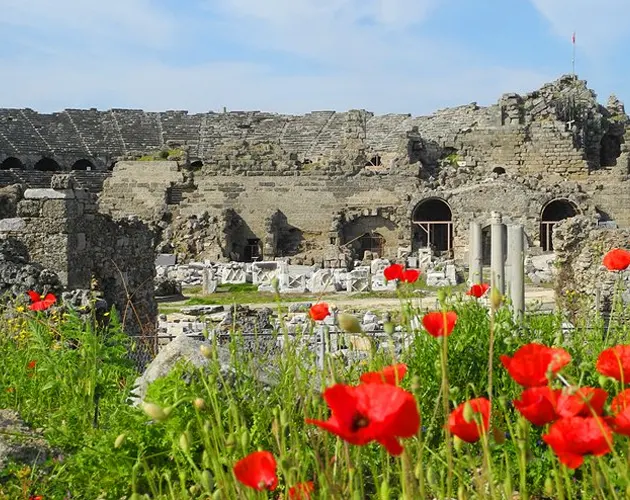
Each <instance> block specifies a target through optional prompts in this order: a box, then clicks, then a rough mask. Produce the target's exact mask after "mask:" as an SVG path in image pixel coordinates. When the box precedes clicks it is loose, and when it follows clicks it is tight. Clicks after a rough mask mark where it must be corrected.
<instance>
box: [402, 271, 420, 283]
mask: <svg viewBox="0 0 630 500" xmlns="http://www.w3.org/2000/svg"><path fill="white" fill-rule="evenodd" d="M419 277H420V271H418V270H417V269H405V270H404V271H403V273H402V277H401V280H402V281H404V282H405V283H415V282H416V281H418V278H419Z"/></svg>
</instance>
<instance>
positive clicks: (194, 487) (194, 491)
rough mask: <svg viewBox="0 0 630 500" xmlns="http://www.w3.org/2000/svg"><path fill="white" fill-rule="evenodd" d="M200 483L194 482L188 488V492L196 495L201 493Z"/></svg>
mask: <svg viewBox="0 0 630 500" xmlns="http://www.w3.org/2000/svg"><path fill="white" fill-rule="evenodd" d="M199 490H200V488H199V485H198V484H193V485H192V486H191V487H190V488H188V492H189V493H190V494H191V495H196V494H197V493H199Z"/></svg>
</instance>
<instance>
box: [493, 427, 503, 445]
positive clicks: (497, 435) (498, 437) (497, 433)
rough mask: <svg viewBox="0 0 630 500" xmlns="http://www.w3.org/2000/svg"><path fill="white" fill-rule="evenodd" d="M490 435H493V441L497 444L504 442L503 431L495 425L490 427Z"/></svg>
mask: <svg viewBox="0 0 630 500" xmlns="http://www.w3.org/2000/svg"><path fill="white" fill-rule="evenodd" d="M492 437H494V442H495V443H497V444H503V443H505V432H503V430H502V429H500V428H499V427H497V426H496V425H495V426H493V427H492Z"/></svg>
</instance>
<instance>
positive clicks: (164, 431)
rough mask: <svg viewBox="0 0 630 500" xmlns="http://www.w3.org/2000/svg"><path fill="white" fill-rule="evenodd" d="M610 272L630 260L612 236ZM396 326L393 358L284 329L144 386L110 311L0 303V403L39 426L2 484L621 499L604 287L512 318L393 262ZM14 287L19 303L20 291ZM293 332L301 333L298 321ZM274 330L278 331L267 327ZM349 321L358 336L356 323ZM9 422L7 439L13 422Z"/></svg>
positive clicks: (322, 308) (629, 349)
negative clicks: (36, 454)
mask: <svg viewBox="0 0 630 500" xmlns="http://www.w3.org/2000/svg"><path fill="white" fill-rule="evenodd" d="M603 264H604V265H605V266H606V268H607V269H608V272H611V273H620V272H621V271H624V270H625V269H627V268H628V267H629V266H630V252H627V251H626V250H622V249H612V250H610V251H609V252H608V253H607V254H606V256H605V257H604V260H603ZM385 277H386V279H387V280H397V282H398V288H397V290H398V294H399V297H400V314H399V315H398V316H396V318H397V319H396V322H395V323H396V324H395V325H394V324H386V325H385V329H386V331H393V328H394V327H395V326H401V327H402V328H403V330H404V331H405V332H407V334H408V335H409V338H410V339H411V340H410V342H409V344H408V345H406V346H405V347H404V349H403V350H402V353H401V354H396V352H395V351H394V350H393V349H383V350H377V349H373V351H372V352H371V355H370V356H369V359H368V360H367V361H366V362H362V363H357V364H351V365H346V364H345V363H344V362H343V360H342V359H341V358H337V357H334V356H327V357H326V358H325V359H324V369H323V370H322V369H321V366H320V365H319V364H318V362H317V359H316V358H317V355H316V353H313V352H310V351H305V350H303V349H299V348H298V346H297V343H294V342H285V343H283V347H282V350H281V352H279V353H277V354H274V355H270V356H269V358H268V359H264V360H262V362H264V363H266V364H268V365H269V366H272V367H274V370H275V372H274V373H275V374H276V380H275V382H274V383H262V382H261V381H259V379H257V378H256V377H255V376H253V374H254V373H255V372H256V370H258V369H259V366H260V363H261V360H260V359H255V357H254V355H253V354H251V353H248V352H246V351H245V350H243V349H242V338H241V336H240V332H238V331H235V332H233V335H232V337H231V343H230V345H229V346H228V348H229V351H230V353H231V365H230V367H231V369H230V371H229V373H227V374H226V372H225V370H224V369H222V367H221V365H220V363H219V359H218V355H217V349H218V346H217V345H216V344H215V343H214V342H212V341H209V342H207V343H205V344H203V348H202V349H201V353H202V354H203V355H204V356H205V358H207V361H208V363H207V366H205V367H203V368H194V367H192V366H190V365H186V364H185V363H182V364H180V365H179V366H178V367H177V368H176V369H175V370H174V371H172V372H171V373H170V374H169V375H168V376H167V377H164V378H162V379H158V380H157V381H156V382H154V383H153V384H152V385H151V386H150V387H149V391H148V395H147V397H146V399H145V401H144V402H143V403H142V404H141V405H139V406H134V405H132V404H130V396H131V393H130V391H131V389H132V385H133V381H134V380H135V378H136V377H137V376H138V375H139V373H138V372H137V370H136V368H135V366H134V364H133V363H132V362H131V361H130V358H129V356H128V352H129V350H131V349H133V345H132V343H131V341H130V339H129V337H127V335H126V334H125V333H124V332H123V331H122V327H121V324H120V321H119V320H118V318H117V316H116V314H115V311H112V312H111V313H108V314H106V315H105V316H100V317H96V315H95V314H94V313H88V314H82V313H80V312H75V311H70V310H65V309H64V308H63V307H62V306H61V305H59V304H58V303H57V301H56V299H55V297H54V296H49V295H47V296H45V297H41V296H40V295H39V294H38V293H37V292H33V293H31V294H29V295H30V297H28V298H27V297H24V300H23V301H16V302H15V303H12V304H9V305H7V306H6V308H5V310H4V311H3V314H2V316H1V318H2V319H1V320H0V321H1V322H2V323H3V324H2V327H3V329H2V330H3V332H4V334H3V335H2V336H1V337H0V346H1V349H2V351H1V352H2V356H0V408H4V409H11V410H15V411H17V412H18V413H19V415H20V416H21V418H22V419H24V421H25V422H26V423H28V425H29V426H31V427H32V428H34V429H38V430H39V431H40V432H41V435H42V436H43V437H44V438H45V440H46V442H47V443H48V445H49V446H50V450H51V452H50V453H49V454H48V458H47V460H46V461H44V462H41V463H28V464H25V463H18V462H10V463H7V464H5V465H4V468H3V469H2V470H0V499H7V500H18V499H24V500H38V499H66V498H68V499H70V498H72V499H74V498H85V499H109V498H111V499H134V500H138V499H204V498H206V499H263V498H273V499H302V500H306V499H320V498H321V499H328V498H330V499H344V500H345V499H351V500H354V499H357V500H360V499H381V500H386V499H423V498H428V499H433V498H439V499H452V498H457V499H466V498H492V499H495V498H496V499H502V498H504V499H515V498H518V499H527V498H532V499H542V498H558V499H572V498H576V499H577V498H579V499H587V498H588V499H591V498H600V499H617V498H619V499H620V498H630V478H629V474H630V472H629V471H630V462H629V460H630V441H629V440H628V439H629V437H630V389H627V388H626V387H627V384H628V383H630V342H629V341H628V327H627V322H626V321H625V317H626V314H625V310H624V306H623V304H622V301H621V300H615V301H614V307H615V310H614V311H613V314H612V316H611V320H610V321H609V322H606V321H604V319H603V318H602V317H601V316H600V315H599V314H598V313H597V312H590V311H584V314H582V315H581V316H580V319H579V321H578V322H577V323H576V324H575V325H574V327H575V328H572V329H570V330H567V329H566V328H563V322H564V319H563V317H562V315H561V314H559V313H558V314H541V313H528V314H526V315H525V317H524V318H523V319H522V320H515V319H514V318H513V314H512V311H511V309H510V304H509V301H507V300H506V299H505V298H504V297H502V296H501V295H500V294H498V293H497V292H495V291H494V290H493V289H491V288H489V286H488V285H487V284H476V285H473V286H472V287H471V288H470V289H469V290H468V292H467V293H465V294H462V293H452V292H449V291H448V290H442V291H440V293H439V305H440V307H439V308H437V309H436V310H433V311H426V310H420V309H419V308H418V307H417V306H416V305H415V304H414V299H413V293H412V292H413V290H414V288H415V287H417V286H419V285H418V277H419V273H418V271H416V270H410V269H405V268H404V267H402V266H400V265H398V264H394V265H392V266H390V267H389V268H387V269H386V270H385ZM27 300H30V304H29V303H27ZM309 314H310V318H311V331H314V330H315V328H316V327H317V325H318V323H319V322H321V321H323V320H325V319H326V318H327V317H328V316H329V315H331V314H334V316H335V318H336V321H337V324H338V325H339V327H340V328H341V329H342V330H344V331H345V332H349V333H352V334H355V335H356V334H359V335H361V334H362V333H361V326H360V323H359V321H358V319H357V318H356V316H355V315H353V314H350V313H348V312H343V311H336V310H335V307H334V305H332V304H327V303H324V302H321V301H320V302H318V303H316V304H314V305H313V306H312V307H311V308H310V311H309ZM307 333H309V332H307ZM278 335H280V336H282V335H283V332H282V331H278ZM365 335H366V336H367V335H368V334H365ZM18 437H19V436H18Z"/></svg>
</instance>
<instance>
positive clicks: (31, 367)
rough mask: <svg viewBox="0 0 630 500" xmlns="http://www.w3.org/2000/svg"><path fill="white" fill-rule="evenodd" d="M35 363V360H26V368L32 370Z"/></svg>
mask: <svg viewBox="0 0 630 500" xmlns="http://www.w3.org/2000/svg"><path fill="white" fill-rule="evenodd" d="M35 365H37V360H36V359H32V360H30V361H29V362H28V365H26V368H28V369H29V370H33V369H34V368H35Z"/></svg>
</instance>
